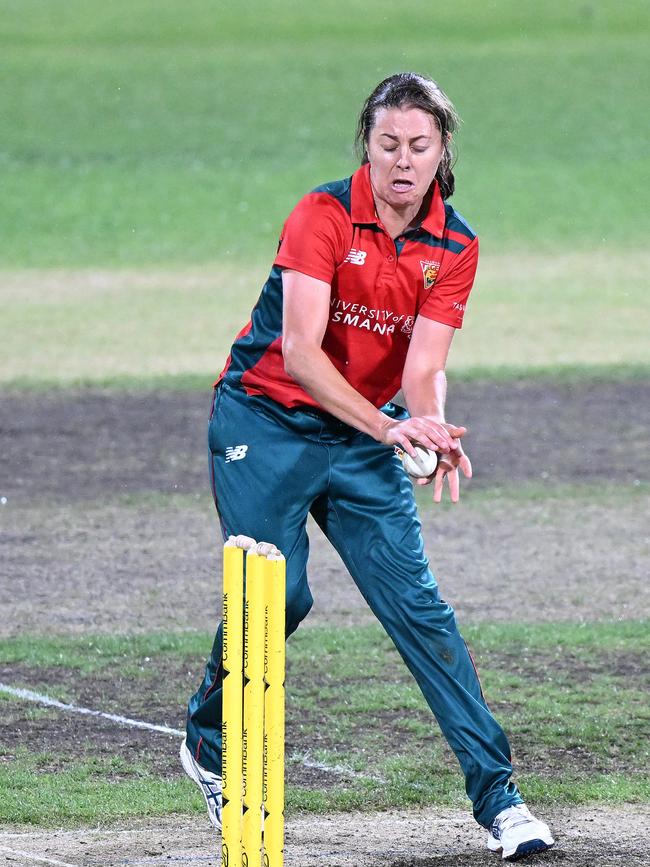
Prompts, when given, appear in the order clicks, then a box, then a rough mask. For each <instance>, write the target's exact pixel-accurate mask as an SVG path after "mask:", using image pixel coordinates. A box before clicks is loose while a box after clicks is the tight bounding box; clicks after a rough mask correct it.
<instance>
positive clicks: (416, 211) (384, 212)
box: [375, 194, 430, 238]
mask: <svg viewBox="0 0 650 867" xmlns="http://www.w3.org/2000/svg"><path fill="white" fill-rule="evenodd" d="M429 202H430V195H429V194H427V195H426V196H425V197H424V199H422V200H420V201H419V202H414V203H413V204H412V205H405V206H404V207H403V208H395V207H393V206H392V205H389V204H388V202H385V201H384V200H383V199H380V198H379V197H378V196H376V195H375V211H376V213H377V216H378V217H379V219H380V220H381V223H382V225H383V227H384V228H385V229H386V231H387V232H388V234H389V235H390V236H391V237H392V238H397V237H398V235H401V234H402V233H403V232H405V231H406V230H407V229H409V228H413V227H414V226H416V225H417V224H418V223H420V222H421V221H422V220H423V219H424V216H425V215H426V213H427V211H428V208H429Z"/></svg>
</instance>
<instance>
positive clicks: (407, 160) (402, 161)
mask: <svg viewBox="0 0 650 867" xmlns="http://www.w3.org/2000/svg"><path fill="white" fill-rule="evenodd" d="M397 167H398V168H399V169H401V170H402V171H408V170H409V169H410V168H411V155H410V152H409V147H408V145H407V144H403V145H401V146H400V149H399V156H398V159H397Z"/></svg>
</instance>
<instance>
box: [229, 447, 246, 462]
mask: <svg viewBox="0 0 650 867" xmlns="http://www.w3.org/2000/svg"><path fill="white" fill-rule="evenodd" d="M247 451H248V446H227V448H226V463H227V464H229V463H230V462H231V461H243V460H244V458H245V457H246V452H247Z"/></svg>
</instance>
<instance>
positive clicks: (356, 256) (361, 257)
mask: <svg viewBox="0 0 650 867" xmlns="http://www.w3.org/2000/svg"><path fill="white" fill-rule="evenodd" d="M367 255H368V254H367V253H366V252H364V251H363V250H355V249H354V247H353V248H352V249H351V250H350V252H349V253H348V255H347V256H346V257H345V261H346V262H349V263H350V264H351V265H363V264H364V263H365V261H366V256H367Z"/></svg>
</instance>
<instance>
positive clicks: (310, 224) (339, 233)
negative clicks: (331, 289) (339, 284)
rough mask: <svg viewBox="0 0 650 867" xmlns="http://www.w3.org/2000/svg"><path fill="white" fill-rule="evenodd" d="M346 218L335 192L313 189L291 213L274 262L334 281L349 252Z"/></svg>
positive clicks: (329, 281) (318, 278) (280, 265)
mask: <svg viewBox="0 0 650 867" xmlns="http://www.w3.org/2000/svg"><path fill="white" fill-rule="evenodd" d="M346 218H347V215H346V212H345V210H344V209H343V207H342V205H340V204H339V203H338V202H337V201H336V200H335V199H334V198H333V197H332V196H330V195H327V194H326V193H309V194H308V195H306V196H305V197H304V198H302V199H301V200H300V201H299V202H298V204H297V205H296V207H295V208H294V209H293V211H292V212H291V214H289V217H288V219H287V221H286V223H285V224H284V228H283V230H282V235H281V236H280V245H279V247H278V252H277V255H276V257H275V261H274V263H273V264H274V265H278V266H279V267H280V268H290V269H292V270H294V271H300V273H301V274H307V275H308V276H309V277H314V278H316V279H317V280H323V281H324V282H325V283H331V282H332V278H333V276H334V272H335V270H336V268H337V266H338V265H339V264H340V263H341V262H342V261H343V260H344V259H345V256H346V255H347V253H348V249H346V234H347V233H346V231H345V229H346V223H347V222H349V221H348V220H347V219H346ZM348 248H349V244H348Z"/></svg>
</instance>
